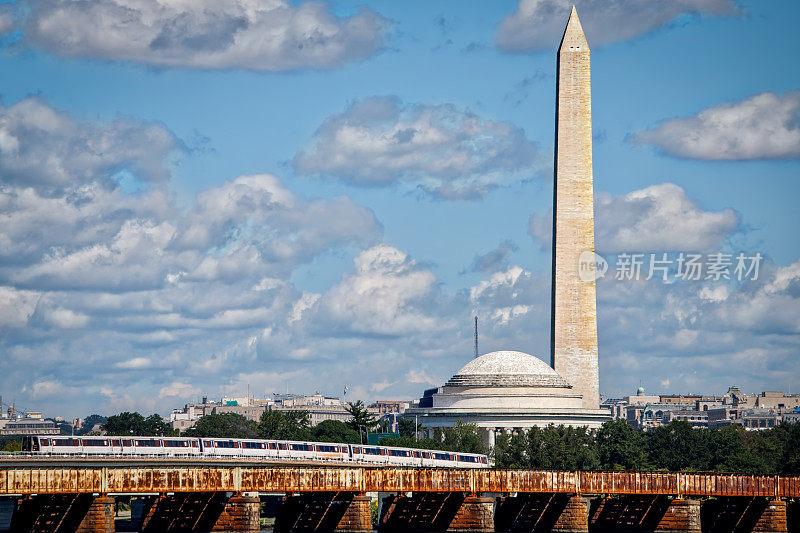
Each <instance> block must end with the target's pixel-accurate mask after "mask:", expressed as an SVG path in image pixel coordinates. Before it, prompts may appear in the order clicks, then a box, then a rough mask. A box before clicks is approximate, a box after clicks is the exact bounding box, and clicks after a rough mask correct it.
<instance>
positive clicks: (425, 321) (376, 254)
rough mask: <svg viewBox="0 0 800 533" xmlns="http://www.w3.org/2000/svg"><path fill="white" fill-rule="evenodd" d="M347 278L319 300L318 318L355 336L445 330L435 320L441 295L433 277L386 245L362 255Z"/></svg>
mask: <svg viewBox="0 0 800 533" xmlns="http://www.w3.org/2000/svg"><path fill="white" fill-rule="evenodd" d="M354 265H355V272H353V273H351V274H347V275H345V276H344V277H343V279H342V280H341V281H340V282H339V283H338V284H336V285H334V286H333V287H331V288H330V289H329V290H328V291H327V292H326V293H325V294H323V295H322V297H321V298H320V300H319V303H318V308H317V313H316V315H315V316H316V317H318V318H322V320H323V321H324V322H325V323H329V324H331V325H332V326H333V327H334V328H341V329H342V330H343V331H346V332H350V333H351V334H352V333H356V334H378V335H392V336H395V335H402V334H413V333H420V332H426V331H435V330H441V329H444V328H446V327H447V326H448V324H447V321H443V320H441V319H440V318H439V317H437V316H435V315H434V314H432V313H431V312H430V311H433V309H432V307H434V306H435V305H436V299H437V298H438V289H437V286H436V277H435V276H434V274H433V273H432V272H430V271H429V270H426V269H424V268H421V267H420V266H419V265H417V263H416V262H415V261H414V260H413V259H411V258H409V257H408V256H407V255H406V254H405V253H403V252H402V251H400V250H398V249H397V248H393V247H391V246H387V245H384V244H382V245H378V246H375V247H372V248H370V249H368V250H364V251H363V252H361V253H360V254H359V255H358V256H357V257H356V258H355V260H354Z"/></svg>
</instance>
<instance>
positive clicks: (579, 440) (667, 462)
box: [492, 420, 800, 475]
mask: <svg viewBox="0 0 800 533" xmlns="http://www.w3.org/2000/svg"><path fill="white" fill-rule="evenodd" d="M492 454H493V457H494V460H495V465H496V466H498V467H509V468H542V469H555V470H596V469H608V470H671V471H718V472H749V473H755V474H792V475H797V474H800V424H781V425H779V426H777V427H775V428H771V429H767V430H761V431H745V430H744V428H742V427H741V426H738V425H731V426H727V427H723V428H719V429H710V430H706V429H695V428H692V427H691V425H689V423H688V422H684V421H673V422H671V423H670V424H668V425H666V426H661V427H658V428H655V429H652V430H650V431H647V432H644V431H640V430H637V429H635V428H633V427H632V426H631V425H630V424H628V423H627V422H625V421H624V420H615V421H612V422H606V423H605V424H603V426H602V427H601V428H600V429H598V430H597V431H595V432H592V431H588V430H586V429H585V428H572V427H565V426H549V427H546V428H532V429H531V430H530V431H527V432H523V433H518V434H513V435H504V436H501V437H498V438H497V441H496V443H495V447H494V449H493V450H492Z"/></svg>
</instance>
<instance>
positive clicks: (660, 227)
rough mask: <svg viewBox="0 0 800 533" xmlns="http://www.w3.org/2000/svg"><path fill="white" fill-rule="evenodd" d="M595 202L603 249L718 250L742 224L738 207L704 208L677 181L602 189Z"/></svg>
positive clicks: (600, 246) (597, 234)
mask: <svg viewBox="0 0 800 533" xmlns="http://www.w3.org/2000/svg"><path fill="white" fill-rule="evenodd" d="M595 206H596V215H595V217H596V220H597V228H596V247H597V249H598V250H600V251H603V252H612V251H640V250H659V251H673V250H678V251H682V250H688V251H698V250H699V251H705V250H715V249H718V248H719V247H721V246H722V245H723V244H724V243H725V241H726V240H727V238H728V237H729V236H730V235H731V234H732V233H733V232H734V231H735V230H736V229H737V227H738V226H739V215H738V214H737V213H736V212H735V211H734V210H732V209H723V210H721V211H706V210H703V209H702V208H701V207H700V206H699V205H698V204H697V203H696V202H695V201H693V200H691V199H690V198H689V197H688V196H687V195H686V192H685V191H684V190H683V189H682V188H681V187H679V186H678V185H675V184H674V183H662V184H659V185H651V186H649V187H646V188H644V189H639V190H637V191H633V192H630V193H628V194H625V195H623V196H614V195H611V194H608V193H601V194H598V195H597V196H596V199H595Z"/></svg>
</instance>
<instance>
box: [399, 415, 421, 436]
mask: <svg viewBox="0 0 800 533" xmlns="http://www.w3.org/2000/svg"><path fill="white" fill-rule="evenodd" d="M417 429H418V428H417V423H416V421H415V420H413V419H411V418H401V419H400V420H399V421H398V422H397V431H398V433H400V436H401V437H415V438H416V436H417Z"/></svg>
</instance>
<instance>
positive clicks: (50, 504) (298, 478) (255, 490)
mask: <svg viewBox="0 0 800 533" xmlns="http://www.w3.org/2000/svg"><path fill="white" fill-rule="evenodd" d="M120 496H126V497H127V496H132V497H133V498H132V500H131V507H132V520H131V522H130V523H128V524H126V525H127V526H128V527H129V529H128V530H129V531H142V532H159V533H170V532H210V531H214V532H250V533H253V532H256V531H260V530H261V526H260V524H259V518H260V515H261V512H260V509H261V507H262V505H261V503H262V501H266V500H267V498H268V497H269V498H271V501H277V506H276V509H275V513H274V515H275V523H274V526H273V527H274V530H275V532H276V533H291V532H305V531H314V532H334V531H335V532H342V533H355V532H366V531H371V530H373V519H372V518H371V512H373V513H374V507H375V505H374V503H373V502H374V501H378V503H379V504H380V505H379V508H380V511H379V513H380V514H379V517H378V519H377V528H378V530H379V531H383V532H386V533H393V532H398V533H399V532H403V533H407V532H419V533H422V532H433V531H450V532H456V531H461V532H490V531H508V532H516V531H520V532H522V531H528V532H539V531H541V532H560V533H587V532H608V533H612V532H613V533H620V532H626V533H634V532H635V533H644V532H664V533H667V532H670V533H674V532H692V533H706V532H708V533H717V532H719V533H723V532H725V533H729V532H730V533H733V532H751V531H753V532H756V531H757V532H775V533H778V532H780V533H786V532H792V531H800V523H798V520H800V516H798V515H800V504H798V503H797V500H798V499H800V477H785V476H756V475H746V474H720V473H676V472H555V471H533V470H500V469H492V470H477V469H420V468H381V467H356V466H338V465H319V464H309V465H291V466H287V465H285V464H274V463H267V462H263V461H261V462H256V461H246V460H240V461H217V460H215V461H208V460H197V459H192V460H181V459H168V460H167V459H161V460H158V459H151V460H142V459H140V460H111V459H109V460H99V459H86V458H83V459H63V458H62V459H56V458H49V459H41V458H37V459H27V460H26V459H15V460H8V459H4V460H2V461H0V515H2V516H3V517H5V518H4V521H5V523H4V524H3V523H0V528H2V527H3V526H4V527H5V528H6V530H10V531H14V532H15V533H16V532H20V533H21V532H42V533H43V532H59V533H60V532H81V533H90V532H91V533H112V532H114V531H115V521H114V505H115V498H117V497H120ZM0 522H2V520H0ZM121 530H122V529H120V531H121Z"/></svg>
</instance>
